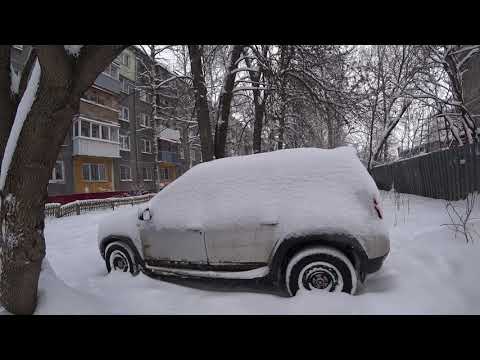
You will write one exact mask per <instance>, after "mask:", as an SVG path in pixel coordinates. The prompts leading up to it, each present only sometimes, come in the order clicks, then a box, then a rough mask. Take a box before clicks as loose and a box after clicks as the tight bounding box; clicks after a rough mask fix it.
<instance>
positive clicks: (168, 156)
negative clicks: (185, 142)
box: [157, 151, 180, 164]
mask: <svg viewBox="0 0 480 360" xmlns="http://www.w3.org/2000/svg"><path fill="white" fill-rule="evenodd" d="M157 158H158V161H160V162H162V161H164V162H169V163H173V164H178V163H180V161H179V157H178V153H176V152H173V151H159V152H158V157H157Z"/></svg>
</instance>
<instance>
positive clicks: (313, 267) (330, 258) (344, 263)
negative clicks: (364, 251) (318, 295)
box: [285, 246, 358, 296]
mask: <svg viewBox="0 0 480 360" xmlns="http://www.w3.org/2000/svg"><path fill="white" fill-rule="evenodd" d="M285 282H286V283H285V285H286V288H287V291H288V293H289V295H290V296H295V294H296V293H297V291H298V290H299V289H303V290H310V291H328V292H346V293H349V294H352V295H353V294H355V292H356V290H357V282H358V280H357V273H356V271H355V268H354V267H353V265H352V262H351V261H350V260H349V259H348V258H347V257H346V256H345V255H344V254H343V253H342V252H340V251H338V250H337V249H333V248H329V247H320V246H319V247H310V248H306V249H303V250H301V251H299V252H298V253H297V254H295V255H294V256H293V257H292V258H291V259H290V261H289V262H288V265H287V267H286V270H285Z"/></svg>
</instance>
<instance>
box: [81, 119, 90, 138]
mask: <svg viewBox="0 0 480 360" xmlns="http://www.w3.org/2000/svg"><path fill="white" fill-rule="evenodd" d="M81 128H82V130H81V134H82V136H85V137H90V123H89V122H88V121H85V120H82V126H81Z"/></svg>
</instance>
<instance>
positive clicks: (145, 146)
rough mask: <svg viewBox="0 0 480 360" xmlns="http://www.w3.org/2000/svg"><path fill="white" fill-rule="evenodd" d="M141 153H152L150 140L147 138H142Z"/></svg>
mask: <svg viewBox="0 0 480 360" xmlns="http://www.w3.org/2000/svg"><path fill="white" fill-rule="evenodd" d="M142 153H145V154H151V153H152V142H151V141H150V140H147V139H142Z"/></svg>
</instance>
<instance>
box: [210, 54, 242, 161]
mask: <svg viewBox="0 0 480 360" xmlns="http://www.w3.org/2000/svg"><path fill="white" fill-rule="evenodd" d="M242 50H243V46H242V45H233V47H232V50H231V52H230V56H229V62H228V67H227V69H226V71H227V73H226V75H225V79H224V83H223V88H222V92H221V94H220V99H219V101H218V107H219V108H218V111H217V122H216V124H217V130H216V131H215V157H216V158H217V159H220V158H223V157H225V145H226V143H227V133H228V118H229V117H230V107H231V102H232V98H233V88H234V86H235V77H236V73H234V72H233V71H234V70H235V69H236V68H237V60H238V59H239V57H240V55H241V54H242Z"/></svg>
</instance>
